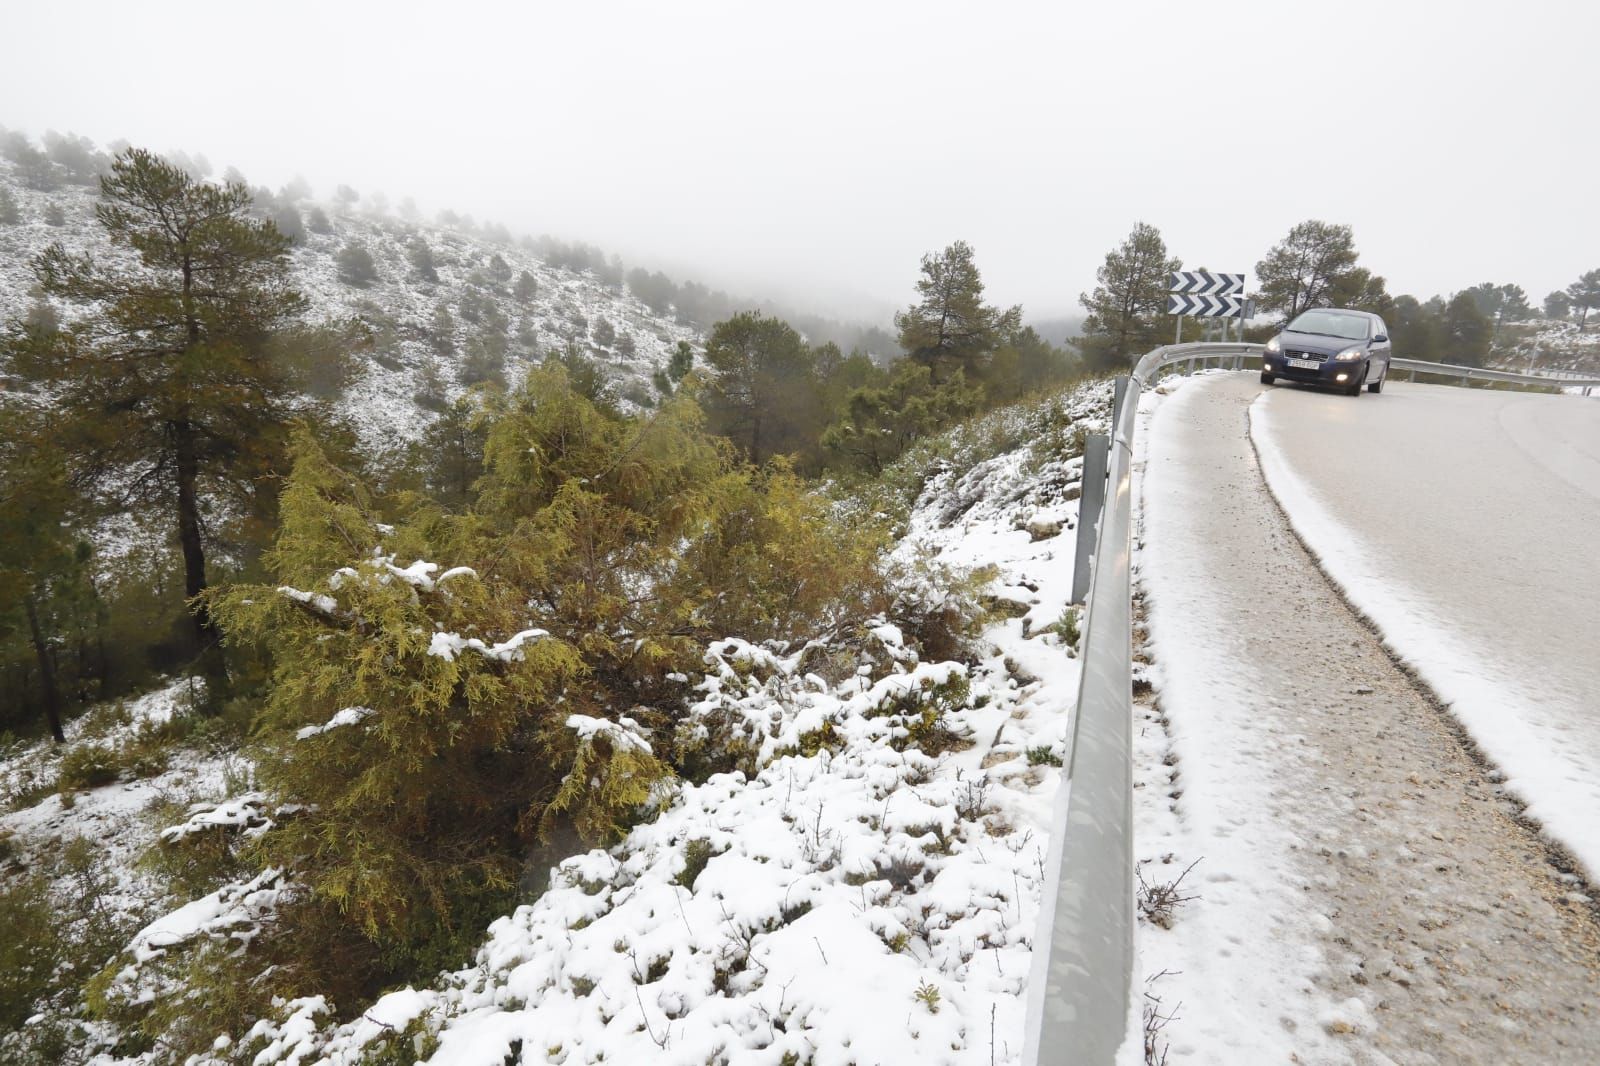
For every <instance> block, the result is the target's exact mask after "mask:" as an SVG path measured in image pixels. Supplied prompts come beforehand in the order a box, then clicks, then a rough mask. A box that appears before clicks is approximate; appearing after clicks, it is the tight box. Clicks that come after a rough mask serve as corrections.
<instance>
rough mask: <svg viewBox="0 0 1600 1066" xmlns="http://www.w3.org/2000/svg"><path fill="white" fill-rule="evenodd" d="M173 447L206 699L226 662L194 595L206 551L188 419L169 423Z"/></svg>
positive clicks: (186, 587) (186, 589)
mask: <svg viewBox="0 0 1600 1066" xmlns="http://www.w3.org/2000/svg"><path fill="white" fill-rule="evenodd" d="M171 432H172V438H173V450H174V453H175V457H176V459H177V463H176V467H177V474H178V545H179V547H180V548H182V549H183V595H184V598H185V599H186V600H188V601H189V618H190V621H191V623H192V624H193V627H194V648H193V651H194V653H195V656H196V658H197V660H198V663H199V666H200V670H201V673H202V674H203V675H204V677H205V679H206V682H207V685H208V691H207V694H206V695H207V702H208V703H211V704H213V705H215V703H216V698H217V697H218V696H220V695H221V694H222V692H223V691H224V690H225V689H226V686H227V681H228V673H227V666H226V663H225V662H224V660H223V657H222V631H221V630H220V629H218V628H217V624H216V622H215V621H213V620H212V618H211V611H210V610H209V609H208V608H207V607H206V605H205V603H204V602H202V601H197V600H196V599H195V597H197V596H199V595H200V594H201V593H202V592H204V591H205V590H206V552H205V544H204V542H203V541H202V539H201V536H200V497H199V492H198V490H197V486H198V483H199V480H200V461H199V456H198V454H197V452H196V442H195V429H194V426H193V425H192V424H191V423H189V422H187V421H182V420H180V421H177V422H173V423H171Z"/></svg>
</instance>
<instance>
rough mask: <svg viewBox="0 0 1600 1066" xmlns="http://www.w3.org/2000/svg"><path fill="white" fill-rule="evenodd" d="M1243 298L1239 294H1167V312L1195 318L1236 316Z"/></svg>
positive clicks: (1241, 307)
mask: <svg viewBox="0 0 1600 1066" xmlns="http://www.w3.org/2000/svg"><path fill="white" fill-rule="evenodd" d="M1243 303H1244V300H1243V298H1242V297H1239V296H1191V295H1187V294H1180V293H1175V292H1174V293H1168V294H1167V314H1169V315H1193V316H1195V317H1196V318H1238V317H1239V312H1240V311H1241V310H1243V306H1242V305H1243Z"/></svg>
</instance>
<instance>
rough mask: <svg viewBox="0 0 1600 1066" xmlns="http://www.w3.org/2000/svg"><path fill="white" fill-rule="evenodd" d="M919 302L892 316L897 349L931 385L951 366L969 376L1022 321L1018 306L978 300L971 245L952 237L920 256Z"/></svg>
mask: <svg viewBox="0 0 1600 1066" xmlns="http://www.w3.org/2000/svg"><path fill="white" fill-rule="evenodd" d="M917 292H918V293H919V294H920V296H921V299H920V301H919V302H918V303H917V304H915V305H913V306H912V307H910V308H907V309H906V310H905V311H902V312H900V313H899V314H897V315H895V318H894V323H895V327H896V328H897V329H899V331H900V347H901V348H902V349H904V350H905V352H906V353H907V354H908V355H909V356H910V357H911V358H912V359H915V360H916V361H917V362H919V363H921V364H922V365H923V366H926V367H927V368H928V369H929V370H930V371H932V373H933V381H934V383H935V384H938V383H941V382H944V381H947V380H949V379H950V377H951V376H952V375H953V374H954V373H955V371H956V370H962V371H965V372H966V374H967V376H968V377H969V378H970V377H972V376H973V375H974V374H975V373H976V372H977V371H978V370H980V369H981V367H982V364H983V363H984V361H985V360H987V359H988V357H989V354H990V353H991V352H993V351H994V349H995V348H996V347H998V346H999V344H1000V342H1001V340H1002V339H1003V338H1004V337H1006V336H1007V335H1008V334H1010V333H1012V332H1013V331H1015V330H1016V329H1017V328H1018V327H1019V326H1021V324H1022V308H1021V307H1012V308H1010V309H1008V310H1005V311H1001V310H1000V309H999V308H996V307H990V306H989V305H988V304H985V303H984V302H983V280H982V278H981V277H980V276H979V274H978V266H977V264H976V263H975V262H974V261H973V256H972V247H971V246H970V245H969V244H967V242H966V241H956V242H955V243H954V244H952V245H950V246H949V247H948V248H946V249H945V250H944V251H943V252H939V253H933V252H930V253H928V254H927V255H925V256H923V257H922V277H921V278H920V279H919V280H918V281H917Z"/></svg>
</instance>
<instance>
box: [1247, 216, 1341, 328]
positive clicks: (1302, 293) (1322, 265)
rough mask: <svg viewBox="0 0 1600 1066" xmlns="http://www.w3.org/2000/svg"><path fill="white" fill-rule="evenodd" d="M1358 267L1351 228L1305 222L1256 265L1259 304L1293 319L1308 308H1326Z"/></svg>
mask: <svg viewBox="0 0 1600 1066" xmlns="http://www.w3.org/2000/svg"><path fill="white" fill-rule="evenodd" d="M1355 265H1356V246H1355V237H1354V235H1353V234H1352V233H1351V231H1350V227H1349V226H1338V225H1332V224H1329V223H1327V222H1319V221H1317V220H1315V219H1313V220H1311V221H1309V222H1302V223H1300V224H1299V225H1298V226H1296V227H1294V228H1293V229H1292V230H1290V231H1289V236H1287V237H1286V238H1284V239H1283V240H1282V241H1280V242H1278V243H1277V244H1275V245H1273V247H1272V250H1271V251H1269V252H1268V253H1267V257H1266V258H1265V259H1263V260H1261V262H1259V263H1257V264H1256V283H1257V285H1258V286H1259V287H1260V295H1259V296H1258V297H1257V301H1258V302H1259V304H1260V306H1261V310H1263V311H1279V312H1282V313H1283V315H1284V316H1285V317H1286V318H1288V319H1293V318H1294V317H1295V316H1296V315H1298V314H1299V313H1300V312H1301V311H1304V310H1305V309H1306V308H1308V307H1327V306H1329V305H1330V304H1331V302H1332V294H1333V292H1334V288H1335V285H1336V284H1337V283H1338V282H1339V281H1340V279H1341V278H1343V277H1344V275H1346V274H1348V273H1349V272H1350V271H1351V270H1353V269H1354V268H1355Z"/></svg>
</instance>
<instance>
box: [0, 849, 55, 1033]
mask: <svg viewBox="0 0 1600 1066" xmlns="http://www.w3.org/2000/svg"><path fill="white" fill-rule="evenodd" d="M0 929H4V930H6V933H5V935H4V936H0V1030H5V1029H16V1028H18V1027H20V1026H21V1025H22V1023H23V1022H25V1021H27V1020H28V1019H29V1018H30V1017H32V1016H33V1014H34V1013H35V1011H37V1009H38V1004H39V1001H40V1000H41V999H43V998H44V997H45V996H46V995H48V994H49V993H50V992H51V990H52V989H53V987H54V976H55V972H56V970H57V968H58V967H59V966H60V965H61V964H62V962H63V961H64V958H65V951H66V944H65V942H64V941H63V939H62V936H61V929H60V924H59V922H58V921H57V918H56V906H55V901H54V900H52V899H51V897H50V881H49V879H48V878H46V877H45V876H43V875H42V874H38V873H35V874H30V875H29V876H26V877H20V878H15V879H11V880H8V881H6V882H4V883H3V884H0ZM22 930H27V933H26V935H19V933H21V931H22Z"/></svg>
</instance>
